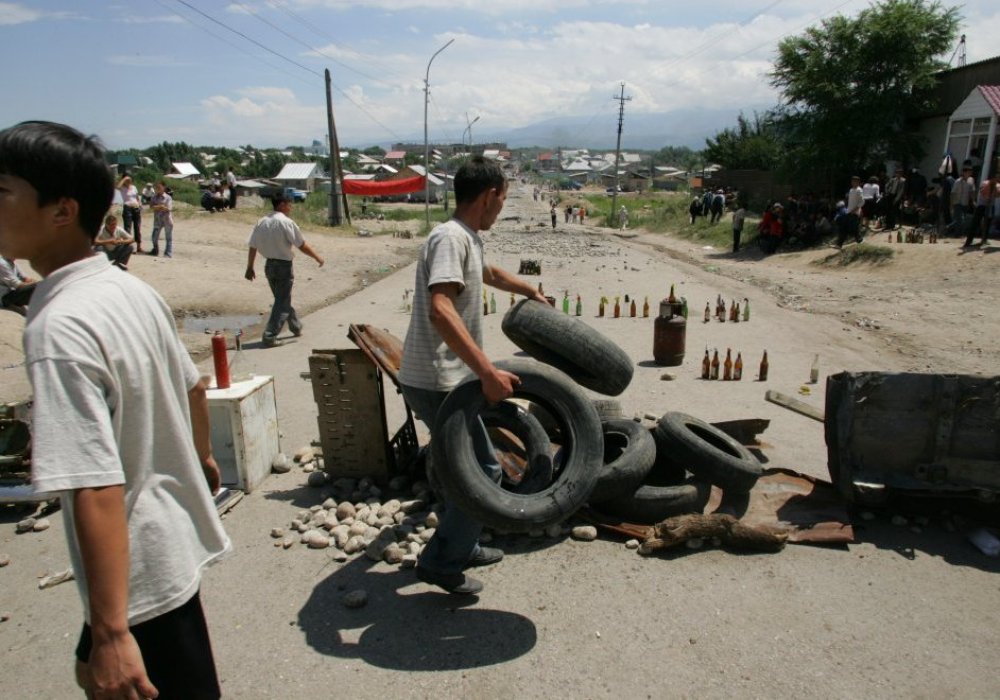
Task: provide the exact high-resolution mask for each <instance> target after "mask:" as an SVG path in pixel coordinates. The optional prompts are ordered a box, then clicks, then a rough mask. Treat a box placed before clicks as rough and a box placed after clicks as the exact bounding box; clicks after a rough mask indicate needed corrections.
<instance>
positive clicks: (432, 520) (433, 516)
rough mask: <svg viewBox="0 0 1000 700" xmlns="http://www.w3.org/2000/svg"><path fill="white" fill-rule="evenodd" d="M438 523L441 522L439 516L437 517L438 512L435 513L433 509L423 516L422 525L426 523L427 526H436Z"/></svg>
mask: <svg viewBox="0 0 1000 700" xmlns="http://www.w3.org/2000/svg"><path fill="white" fill-rule="evenodd" d="M440 524H441V518H440V517H438V514H437V513H435V512H434V511H431V512H430V513H428V514H427V517H426V518H424V525H426V526H427V527H429V528H436V527H437V526H438V525H440Z"/></svg>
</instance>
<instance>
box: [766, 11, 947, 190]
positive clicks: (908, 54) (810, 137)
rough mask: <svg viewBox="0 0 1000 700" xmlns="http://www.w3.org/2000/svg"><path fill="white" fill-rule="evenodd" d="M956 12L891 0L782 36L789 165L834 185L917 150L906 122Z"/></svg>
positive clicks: (779, 68)
mask: <svg viewBox="0 0 1000 700" xmlns="http://www.w3.org/2000/svg"><path fill="white" fill-rule="evenodd" d="M959 20H960V17H959V14H958V10H957V9H956V8H946V7H944V6H943V5H942V4H941V3H940V2H936V1H935V2H926V1H925V0H886V1H885V2H878V3H875V4H873V5H872V6H870V7H868V8H867V9H865V10H863V11H862V12H861V13H859V14H858V15H857V17H854V18H848V17H842V16H837V17H833V18H830V19H827V20H824V21H823V22H822V23H821V24H820V25H819V26H814V27H810V28H809V29H807V30H806V31H805V32H804V33H803V34H801V35H799V36H794V37H790V38H787V39H785V40H783V41H782V42H781V43H780V44H779V45H778V58H777V60H776V61H775V65H774V70H773V72H772V73H771V83H772V84H773V85H774V86H775V87H777V88H779V89H780V90H781V92H782V96H783V105H782V108H783V112H784V117H783V123H782V127H783V129H784V131H785V134H786V144H785V145H786V153H785V160H786V163H788V164H790V165H791V167H790V168H789V170H791V171H799V172H811V173H813V174H816V173H822V174H824V175H825V177H826V179H827V181H828V182H829V183H830V184H833V183H839V182H840V181H841V180H842V179H843V178H844V177H846V176H847V175H848V174H849V173H851V172H855V171H859V170H863V169H865V168H866V167H869V168H873V167H876V166H877V164H879V163H881V162H883V161H885V160H887V159H896V160H902V161H910V162H912V161H913V160H915V159H916V158H919V157H920V156H921V155H922V148H921V144H920V142H919V140H918V137H917V135H916V133H915V132H914V129H913V128H912V126H911V125H910V121H911V120H913V119H914V118H915V117H917V116H918V115H919V114H921V113H922V112H923V111H925V110H926V108H927V107H928V106H930V96H931V88H932V87H933V86H934V82H935V78H934V74H935V73H936V72H937V71H939V70H941V69H942V68H944V67H945V64H944V63H943V62H942V61H941V57H942V56H943V55H944V54H945V52H946V51H947V50H948V49H949V48H950V47H951V46H952V45H953V44H954V40H955V37H956V34H957V32H958V25H959Z"/></svg>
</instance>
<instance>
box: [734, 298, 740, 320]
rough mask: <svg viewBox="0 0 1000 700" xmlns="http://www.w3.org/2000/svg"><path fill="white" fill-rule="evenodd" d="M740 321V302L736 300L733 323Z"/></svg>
mask: <svg viewBox="0 0 1000 700" xmlns="http://www.w3.org/2000/svg"><path fill="white" fill-rule="evenodd" d="M739 322H740V302H736V311H734V312H733V323H739Z"/></svg>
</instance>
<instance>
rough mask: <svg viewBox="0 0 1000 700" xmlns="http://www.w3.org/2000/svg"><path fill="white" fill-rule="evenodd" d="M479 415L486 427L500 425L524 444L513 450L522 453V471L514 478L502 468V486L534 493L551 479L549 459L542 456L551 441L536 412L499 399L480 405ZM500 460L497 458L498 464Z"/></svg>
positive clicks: (546, 454)
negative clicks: (516, 478) (480, 411)
mask: <svg viewBox="0 0 1000 700" xmlns="http://www.w3.org/2000/svg"><path fill="white" fill-rule="evenodd" d="M481 417H482V419H483V424H484V425H485V426H486V427H487V429H489V428H500V429H501V430H504V431H506V432H507V433H508V434H511V435H513V436H514V437H516V438H517V439H518V440H519V441H520V442H521V443H522V445H523V450H522V449H517V450H516V451H517V452H518V453H521V454H523V459H524V462H525V468H524V472H523V474H522V475H521V478H520V479H519V480H518V481H516V482H515V481H513V480H512V479H511V478H510V475H509V474H508V473H507V470H504V476H503V478H502V481H501V483H502V484H503V485H504V486H505V487H507V488H509V489H510V490H511V491H514V492H515V493H537V492H538V491H541V490H542V489H544V488H546V487H548V485H549V484H550V483H552V460H551V459H544V457H547V456H548V455H549V454H550V452H551V449H550V445H551V443H550V442H549V436H548V433H546V432H545V428H543V427H542V424H541V423H539V422H538V419H537V418H535V416H533V415H531V414H530V413H528V411H525V410H524V409H522V408H520V407H519V406H517V404H514V403H510V402H507V401H501V402H500V403H498V404H496V405H495V406H487V407H486V408H485V409H483V412H482V416H481ZM493 443H494V447H497V448H498V449H499V446H498V445H497V443H498V441H497V440H494V441H493ZM519 456H520V455H519ZM503 461H504V460H503V459H501V460H500V462H501V465H503ZM512 462H513V460H512Z"/></svg>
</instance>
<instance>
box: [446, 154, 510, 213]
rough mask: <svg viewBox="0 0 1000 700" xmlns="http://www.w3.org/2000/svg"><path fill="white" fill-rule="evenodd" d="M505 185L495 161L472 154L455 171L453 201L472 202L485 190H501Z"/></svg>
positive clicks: (505, 180) (460, 202) (504, 179)
mask: <svg viewBox="0 0 1000 700" xmlns="http://www.w3.org/2000/svg"><path fill="white" fill-rule="evenodd" d="M506 186H507V179H506V178H505V177H504V175H503V171H502V170H501V169H500V166H499V165H498V164H497V162H496V161H493V160H487V159H486V158H483V157H482V156H473V157H472V158H470V159H469V160H467V161H465V162H464V163H462V165H461V167H459V169H458V172H457V173H455V202H456V203H458V204H463V203H466V202H472V201H474V200H475V199H476V197H478V196H479V195H480V194H482V193H483V192H486V191H487V190H491V189H496V190H499V191H501V192H502V191H503V190H504V188H505V187H506Z"/></svg>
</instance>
